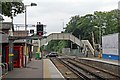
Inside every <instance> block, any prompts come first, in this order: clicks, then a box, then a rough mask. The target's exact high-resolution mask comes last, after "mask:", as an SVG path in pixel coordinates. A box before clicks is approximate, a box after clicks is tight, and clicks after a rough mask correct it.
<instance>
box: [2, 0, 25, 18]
mask: <svg viewBox="0 0 120 80" xmlns="http://www.w3.org/2000/svg"><path fill="white" fill-rule="evenodd" d="M0 4H2V14H3V15H4V16H8V17H10V18H12V17H13V16H16V15H17V14H20V13H23V12H24V4H23V3H22V2H2V3H0ZM12 10H13V12H12Z"/></svg>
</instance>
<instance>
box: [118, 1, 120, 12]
mask: <svg viewBox="0 0 120 80" xmlns="http://www.w3.org/2000/svg"><path fill="white" fill-rule="evenodd" d="M118 9H119V10H120V1H119V2H118Z"/></svg>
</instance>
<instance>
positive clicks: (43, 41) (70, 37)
mask: <svg viewBox="0 0 120 80" xmlns="http://www.w3.org/2000/svg"><path fill="white" fill-rule="evenodd" d="M51 40H70V41H72V42H73V43H75V44H77V45H78V46H80V47H83V48H85V46H87V47H88V48H89V50H90V51H91V53H92V54H93V55H94V49H93V47H92V45H91V44H90V42H89V41H88V40H80V39H78V38H77V37H75V36H73V35H72V34H70V33H52V34H50V35H48V36H47V37H46V38H42V39H40V42H39V45H40V47H41V46H43V45H44V44H46V43H48V42H49V41H51Z"/></svg>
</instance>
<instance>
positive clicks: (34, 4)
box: [24, 3, 37, 67]
mask: <svg viewBox="0 0 120 80" xmlns="http://www.w3.org/2000/svg"><path fill="white" fill-rule="evenodd" d="M28 6H37V4H36V3H31V4H30V5H24V9H25V32H26V33H27V7H28ZM26 36H27V35H26ZM24 57H25V65H24V66H25V67H26V63H27V40H26V42H25V54H24Z"/></svg>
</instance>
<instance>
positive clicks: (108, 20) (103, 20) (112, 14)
mask: <svg viewBox="0 0 120 80" xmlns="http://www.w3.org/2000/svg"><path fill="white" fill-rule="evenodd" d="M95 26H97V27H98V28H95ZM103 26H105V28H103ZM100 29H102V30H101V31H102V32H101V34H102V35H107V34H112V33H117V32H120V10H112V11H109V12H98V11H96V12H94V14H87V15H85V16H79V15H76V16H74V17H71V19H70V21H69V22H68V24H67V25H66V29H65V32H64V33H71V34H73V35H74V36H76V37H77V38H79V37H80V39H81V40H85V39H86V40H89V41H90V42H91V43H92V34H91V33H92V32H93V33H94V37H95V43H99V35H100V34H99V31H100ZM48 47H49V48H51V50H55V51H60V50H61V49H62V48H64V47H70V41H64V42H63V41H53V42H52V41H51V42H50V44H49V45H48Z"/></svg>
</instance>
